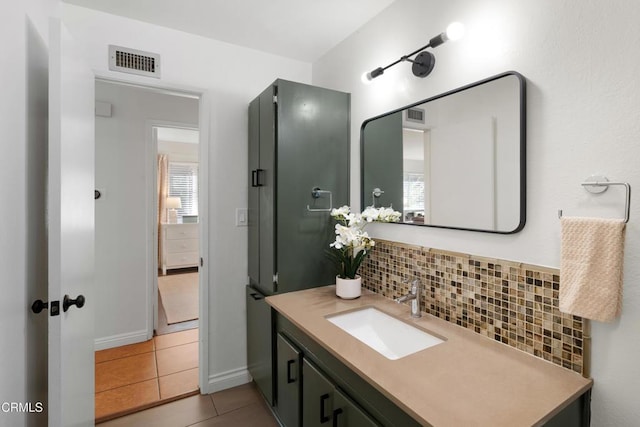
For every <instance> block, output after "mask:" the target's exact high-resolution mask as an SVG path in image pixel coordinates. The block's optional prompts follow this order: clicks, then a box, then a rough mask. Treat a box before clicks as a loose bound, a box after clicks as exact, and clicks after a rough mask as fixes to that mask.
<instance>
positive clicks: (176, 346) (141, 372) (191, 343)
mask: <svg viewBox="0 0 640 427" xmlns="http://www.w3.org/2000/svg"><path fill="white" fill-rule="evenodd" d="M95 357H96V370H95V376H96V377H95V378H96V422H100V421H104V420H108V419H111V418H114V417H116V416H120V415H123V414H127V413H131V412H133V411H136V410H140V409H141V408H148V407H150V406H154V405H158V404H160V403H162V402H167V401H171V400H175V399H178V398H180V397H182V396H188V395H192V394H194V393H197V392H198V330H197V329H190V330H187V331H182V332H176V333H173V334H168V335H161V336H157V337H154V338H153V339H151V340H149V341H145V342H143V343H139V344H132V345H127V346H123V347H117V348H112V349H108V350H102V351H97V352H96V355H95Z"/></svg>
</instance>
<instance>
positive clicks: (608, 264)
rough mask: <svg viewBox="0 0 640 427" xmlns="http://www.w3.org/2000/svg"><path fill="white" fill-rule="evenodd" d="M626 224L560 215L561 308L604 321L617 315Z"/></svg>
mask: <svg viewBox="0 0 640 427" xmlns="http://www.w3.org/2000/svg"><path fill="white" fill-rule="evenodd" d="M625 225H626V224H625V223H624V221H623V220H619V219H603V218H571V217H562V218H561V219H560V226H561V232H562V248H561V254H560V256H561V259H560V292H559V297H560V301H559V302H560V311H562V312H564V313H569V314H573V315H576V316H580V317H585V318H587V319H593V320H599V321H604V322H607V321H611V320H614V319H615V318H616V317H618V316H619V315H620V311H621V309H622V262H623V259H624V232H625Z"/></svg>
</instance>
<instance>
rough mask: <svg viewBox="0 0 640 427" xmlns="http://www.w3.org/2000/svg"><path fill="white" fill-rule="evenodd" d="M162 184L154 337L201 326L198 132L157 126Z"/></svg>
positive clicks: (158, 157)
mask: <svg viewBox="0 0 640 427" xmlns="http://www.w3.org/2000/svg"><path fill="white" fill-rule="evenodd" d="M152 135H153V143H154V145H155V146H156V147H157V159H158V167H157V181H158V188H157V191H158V195H157V198H156V200H157V203H158V230H159V234H158V235H159V236H160V237H159V239H158V297H157V304H156V310H157V313H154V318H155V319H156V320H155V321H154V329H155V335H165V334H169V333H173V332H178V331H183V330H188V329H195V328H197V327H198V319H199V313H198V283H199V281H198V276H199V274H198V266H199V263H200V253H199V250H198V249H199V243H198V240H199V239H198V237H199V234H198V220H199V219H198V212H199V198H198V170H199V150H198V142H199V131H198V129H197V128H186V127H176V126H172V127H167V126H155V125H154V126H153V128H152Z"/></svg>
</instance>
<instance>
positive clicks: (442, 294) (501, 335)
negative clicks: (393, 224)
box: [360, 240, 589, 376]
mask: <svg viewBox="0 0 640 427" xmlns="http://www.w3.org/2000/svg"><path fill="white" fill-rule="evenodd" d="M559 274H560V272H559V270H557V269H552V268H547V267H537V266H532V265H526V264H521V263H517V262H513V261H504V260H496V259H489V258H483V257H477V256H473V255H465V254H461V253H453V252H447V251H439V250H437V249H429V248H423V247H419V246H411V245H406V244H401V243H396V242H390V241H384V240H376V246H375V247H374V249H373V250H372V252H371V253H370V254H369V256H368V257H367V258H366V260H365V261H364V263H363V265H362V267H361V269H360V275H361V276H362V283H363V286H364V287H365V288H367V289H369V290H371V291H374V292H376V293H378V294H381V295H383V296H385V297H387V298H392V299H393V298H397V297H399V296H401V295H404V294H406V293H408V292H409V287H410V285H409V283H407V279H413V278H414V277H418V278H420V279H421V280H422V283H423V284H424V285H425V292H424V293H423V295H422V303H423V304H422V307H423V308H424V311H426V312H427V313H429V314H432V315H434V316H437V317H439V318H441V319H444V320H446V321H448V322H451V323H455V324H457V325H459V326H462V327H464V328H467V329H471V330H473V331H475V332H476V333H478V334H481V335H484V336H486V337H489V338H491V339H494V340H496V341H499V342H501V343H504V344H506V345H509V346H511V347H515V348H517V349H519V350H522V351H524V352H526V353H529V354H532V355H534V356H536V357H539V358H542V359H544V360H547V361H549V362H552V363H554V364H556V365H559V366H562V367H564V368H567V369H570V370H573V371H575V372H578V373H580V374H583V375H585V376H587V370H586V369H585V368H588V366H586V365H587V364H586V363H585V349H588V344H589V343H588V339H587V342H586V343H585V339H584V338H585V337H586V335H588V332H587V331H586V330H585V328H588V323H587V321H586V320H583V319H582V318H581V317H578V316H573V315H570V314H565V313H561V312H560V310H559V309H558V289H559V283H560V276H559ZM403 281H404V283H403Z"/></svg>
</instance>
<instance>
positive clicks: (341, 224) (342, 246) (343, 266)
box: [329, 206, 402, 279]
mask: <svg viewBox="0 0 640 427" xmlns="http://www.w3.org/2000/svg"><path fill="white" fill-rule="evenodd" d="M331 216H332V217H333V218H335V219H336V220H337V221H338V224H336V226H335V233H336V239H335V241H334V242H333V243H331V244H330V245H329V247H331V248H333V249H335V252H329V253H330V254H331V255H332V256H333V258H334V259H335V261H336V263H337V264H338V267H339V270H340V271H339V276H340V277H341V278H343V279H346V278H351V279H353V278H355V276H356V273H357V271H358V268H359V267H360V264H361V263H362V261H363V260H364V258H365V256H367V254H368V253H369V251H370V250H371V248H373V247H374V246H375V241H374V240H373V239H372V238H371V237H369V234H367V232H366V231H364V227H365V226H366V225H367V224H368V223H370V222H397V221H398V220H399V219H400V217H401V216H402V214H401V213H400V212H397V211H394V210H393V209H391V208H374V207H368V208H366V209H365V210H364V212H362V213H361V214H359V213H352V212H351V208H349V206H342V207H340V208H334V209H332V210H331Z"/></svg>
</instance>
